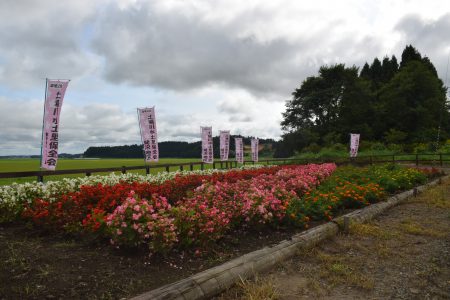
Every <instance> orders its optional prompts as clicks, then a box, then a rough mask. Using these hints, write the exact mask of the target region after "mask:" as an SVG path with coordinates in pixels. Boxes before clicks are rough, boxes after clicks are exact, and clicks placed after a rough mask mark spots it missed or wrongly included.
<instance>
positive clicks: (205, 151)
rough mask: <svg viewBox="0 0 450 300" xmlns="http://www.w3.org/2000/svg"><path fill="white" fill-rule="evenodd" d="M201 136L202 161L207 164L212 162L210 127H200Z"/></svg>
mask: <svg viewBox="0 0 450 300" xmlns="http://www.w3.org/2000/svg"><path fill="white" fill-rule="evenodd" d="M200 129H201V134H202V161H203V162H204V163H207V164H212V163H213V162H214V152H213V138H212V127H200Z"/></svg>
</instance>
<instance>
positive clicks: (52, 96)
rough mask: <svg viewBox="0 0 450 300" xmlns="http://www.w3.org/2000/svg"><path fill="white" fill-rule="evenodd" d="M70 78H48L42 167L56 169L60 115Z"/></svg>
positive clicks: (43, 128) (43, 127)
mask: <svg viewBox="0 0 450 300" xmlns="http://www.w3.org/2000/svg"><path fill="white" fill-rule="evenodd" d="M69 81H70V80H52V79H47V82H46V84H47V87H46V90H45V103H44V122H43V125H42V144H41V168H42V169H46V170H52V171H53V170H55V168H56V163H57V161H58V143H59V137H58V132H59V115H60V113H61V107H62V104H63V100H64V94H65V93H66V89H67V85H68V84H69Z"/></svg>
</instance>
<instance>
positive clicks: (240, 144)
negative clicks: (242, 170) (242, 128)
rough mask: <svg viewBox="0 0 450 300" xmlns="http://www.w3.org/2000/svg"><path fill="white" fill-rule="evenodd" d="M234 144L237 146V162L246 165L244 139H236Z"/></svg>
mask: <svg viewBox="0 0 450 300" xmlns="http://www.w3.org/2000/svg"><path fill="white" fill-rule="evenodd" d="M234 143H235V146H236V161H237V162H238V163H240V164H243V163H244V143H243V142H242V138H234Z"/></svg>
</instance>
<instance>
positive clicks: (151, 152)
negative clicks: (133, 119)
mask: <svg viewBox="0 0 450 300" xmlns="http://www.w3.org/2000/svg"><path fill="white" fill-rule="evenodd" d="M137 111H138V118H139V128H140V130H141V139H142V143H143V144H144V155H145V161H146V162H151V161H154V162H157V161H158V159H159V150H158V134H157V131H156V118H155V107H154V106H153V107H146V108H138V109H137Z"/></svg>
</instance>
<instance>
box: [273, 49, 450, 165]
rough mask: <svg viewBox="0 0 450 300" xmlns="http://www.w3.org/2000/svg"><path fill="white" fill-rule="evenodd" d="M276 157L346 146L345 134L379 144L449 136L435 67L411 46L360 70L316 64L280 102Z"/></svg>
mask: <svg viewBox="0 0 450 300" xmlns="http://www.w3.org/2000/svg"><path fill="white" fill-rule="evenodd" d="M281 126H282V129H283V131H284V134H283V137H282V141H281V142H280V143H279V144H278V145H277V149H276V156H285V157H286V156H290V155H292V154H293V153H294V152H295V151H301V150H302V149H305V148H307V147H310V146H311V145H316V146H319V147H324V146H330V145H333V144H336V143H341V144H344V145H347V144H348V141H349V133H360V134H361V139H362V140H363V141H373V142H375V141H376V142H382V143H385V144H402V145H414V144H417V143H430V144H432V143H434V144H436V141H437V137H438V132H439V139H440V140H441V141H443V140H446V139H448V138H449V133H450V113H449V103H448V101H447V88H446V87H445V86H444V83H443V82H442V80H441V79H440V78H439V77H438V74H437V71H436V68H435V67H434V65H433V64H432V62H431V61H430V59H429V58H428V57H426V56H422V55H421V54H420V53H419V51H417V49H415V48H414V47H413V46H412V45H409V46H406V47H405V49H404V50H403V52H402V56H401V61H400V63H398V61H397V58H396V57H395V56H392V57H384V58H383V59H382V60H380V59H378V58H375V59H374V60H373V61H372V63H371V64H369V63H367V62H366V63H365V65H364V66H363V68H362V69H361V71H360V70H359V68H357V67H356V66H352V67H346V66H345V65H344V64H336V65H332V66H322V67H320V69H319V72H318V75H316V76H311V77H308V78H306V79H305V80H304V81H303V82H302V84H301V85H300V87H299V88H296V89H295V91H294V92H293V93H292V99H291V100H289V101H287V103H286V111H285V112H284V113H283V121H282V123H281Z"/></svg>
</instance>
